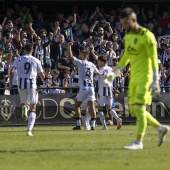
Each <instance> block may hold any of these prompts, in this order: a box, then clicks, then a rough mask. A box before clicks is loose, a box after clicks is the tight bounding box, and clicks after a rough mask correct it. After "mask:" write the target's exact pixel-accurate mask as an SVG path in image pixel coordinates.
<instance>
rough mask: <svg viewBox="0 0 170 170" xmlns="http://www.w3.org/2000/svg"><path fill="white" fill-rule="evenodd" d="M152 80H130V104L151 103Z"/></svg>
mask: <svg viewBox="0 0 170 170" xmlns="http://www.w3.org/2000/svg"><path fill="white" fill-rule="evenodd" d="M150 84H151V83H150V82H145V83H134V82H130V84H129V89H128V98H129V104H136V103H138V104H145V105H151V102H152V95H151V92H150V91H149V86H150Z"/></svg>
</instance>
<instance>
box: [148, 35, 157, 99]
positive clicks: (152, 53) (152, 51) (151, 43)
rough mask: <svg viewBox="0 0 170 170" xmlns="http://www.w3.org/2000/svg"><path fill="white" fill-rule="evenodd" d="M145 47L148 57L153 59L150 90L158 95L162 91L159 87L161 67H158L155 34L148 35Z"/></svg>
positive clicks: (154, 94)
mask: <svg viewBox="0 0 170 170" xmlns="http://www.w3.org/2000/svg"><path fill="white" fill-rule="evenodd" d="M145 49H146V52H147V55H148V57H149V58H150V59H151V66H152V70H153V82H152V84H151V85H150V90H151V91H152V95H153V96H156V95H158V94H159V93H160V87H159V67H158V54H157V46H156V39H155V36H154V35H153V34H149V35H148V36H147V42H146V45H145Z"/></svg>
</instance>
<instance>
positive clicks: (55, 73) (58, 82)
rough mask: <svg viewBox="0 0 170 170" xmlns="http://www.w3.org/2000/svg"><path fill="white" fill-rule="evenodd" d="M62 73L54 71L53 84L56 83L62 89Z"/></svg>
mask: <svg viewBox="0 0 170 170" xmlns="http://www.w3.org/2000/svg"><path fill="white" fill-rule="evenodd" d="M59 75H60V72H59V71H58V70H57V69H54V70H53V74H52V78H51V82H52V83H56V85H57V87H61V79H60V78H59Z"/></svg>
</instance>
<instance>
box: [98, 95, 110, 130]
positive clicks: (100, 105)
mask: <svg viewBox="0 0 170 170" xmlns="http://www.w3.org/2000/svg"><path fill="white" fill-rule="evenodd" d="M105 100H106V96H100V97H99V98H98V99H97V104H98V113H99V117H100V121H101V123H102V125H103V128H102V129H101V130H108V128H107V125H106V119H105V115H104V112H103V107H104V105H105Z"/></svg>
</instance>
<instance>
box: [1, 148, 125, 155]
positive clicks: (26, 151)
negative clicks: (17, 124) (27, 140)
mask: <svg viewBox="0 0 170 170" xmlns="http://www.w3.org/2000/svg"><path fill="white" fill-rule="evenodd" d="M111 150H113V151H116V150H117V151H118V150H123V148H100V149H77V148H76V149H69V148H66V149H64V148H63V149H40V150H36V149H35V150H0V153H11V154H15V153H34V152H35V153H40V152H63V151H67V152H69V151H70V152H71V151H74V152H78V151H84V152H92V151H111Z"/></svg>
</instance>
